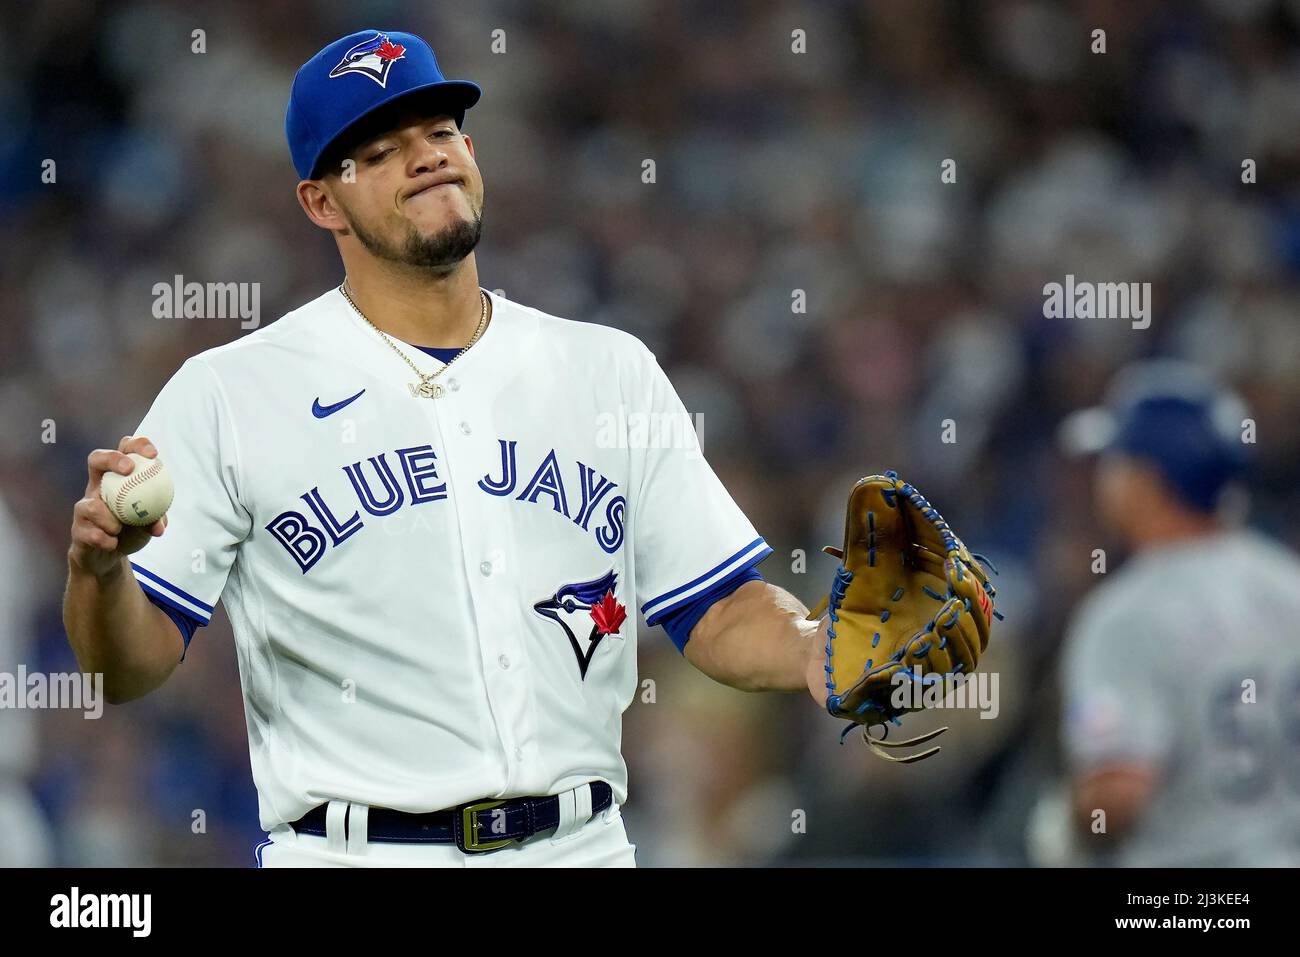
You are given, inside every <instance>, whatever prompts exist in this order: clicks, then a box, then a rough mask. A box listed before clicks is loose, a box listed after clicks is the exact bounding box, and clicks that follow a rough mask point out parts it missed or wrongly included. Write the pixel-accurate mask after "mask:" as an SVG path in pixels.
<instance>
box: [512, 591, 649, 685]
mask: <svg viewBox="0 0 1300 957" xmlns="http://www.w3.org/2000/svg"><path fill="white" fill-rule="evenodd" d="M617 582H618V576H617V575H615V574H614V571H613V570H612V569H611V570H610V571H608V572H606V573H605V574H604V575H603V576H601V577H600V578H597V579H595V580H593V581H588V582H575V583H573V584H570V585H561V586H560V587H559V588H557V589H556V590H555V594H554V595H552V596H551V597H549V598H543V599H542V600H541V601H539V602H537V603H536V604H535V605H533V611H535V612H537V614H539V615H541V616H542V617H543V618H547V619H549V620H551V621H553V622H555V623H556V624H557V625H559V626H560V627H561V628H563V629H564V634H565V635H566V636H567V637H568V639H569V647H570V648H572V649H573V653H574V655H575V656H576V657H577V659H578V674H579V675H580V676H581V677H582V678H583V679H585V678H586V677H587V668H588V666H589V665H590V664H591V656H592V655H594V654H595V653H596V646H597V645H599V644H600V641H601V639H602V638H604V637H605V636H606V635H614V636H615V637H616V638H617V637H621V636H620V635H619V629H621V628H622V627H623V622H624V621H626V620H627V609H626V608H624V607H623V605H622V604H621V603H620V602H619V601H618V599H617V598H615V597H614V591H615V589H616V588H617V587H618V585H617ZM588 623H590V624H591V628H590V629H589V630H588V632H587V635H586V643H587V648H586V651H585V652H584V651H583V648H582V643H580V642H579V641H578V635H579V634H581V633H582V631H583V629H585V628H586V626H587V624H588ZM574 628H576V629H578V631H577V633H575V632H574Z"/></svg>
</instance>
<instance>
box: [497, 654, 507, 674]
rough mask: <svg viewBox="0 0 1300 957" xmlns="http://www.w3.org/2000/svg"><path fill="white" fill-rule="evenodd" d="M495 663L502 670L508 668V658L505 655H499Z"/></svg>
mask: <svg viewBox="0 0 1300 957" xmlns="http://www.w3.org/2000/svg"><path fill="white" fill-rule="evenodd" d="M497 664H499V665H500V666H501V670H502V671H509V670H510V659H509V658H507V657H506V656H505V655H501V656H499V657H498V658H497Z"/></svg>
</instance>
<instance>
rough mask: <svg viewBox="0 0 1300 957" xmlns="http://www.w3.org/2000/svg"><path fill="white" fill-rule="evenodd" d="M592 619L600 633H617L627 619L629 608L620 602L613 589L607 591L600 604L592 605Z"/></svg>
mask: <svg viewBox="0 0 1300 957" xmlns="http://www.w3.org/2000/svg"><path fill="white" fill-rule="evenodd" d="M591 620H592V621H594V622H595V623H596V630H597V631H598V632H599V633H600V634H602V635H615V634H618V629H619V628H620V627H622V625H623V622H624V621H626V620H627V609H626V608H624V607H623V606H622V605H620V604H619V603H618V601H617V600H616V599H615V598H614V593H613V592H612V591H607V592H605V597H604V598H602V599H601V602H600V604H599V605H595V606H593V607H592V609H591Z"/></svg>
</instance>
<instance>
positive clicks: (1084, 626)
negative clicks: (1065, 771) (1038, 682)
mask: <svg viewBox="0 0 1300 957" xmlns="http://www.w3.org/2000/svg"><path fill="white" fill-rule="evenodd" d="M1296 621H1300V559H1297V557H1296V556H1295V554H1294V553H1292V552H1290V551H1288V550H1287V549H1285V548H1283V547H1282V546H1281V545H1279V544H1277V543H1276V542H1273V541H1271V540H1269V539H1267V538H1265V537H1263V536H1262V535H1259V534H1257V533H1255V532H1251V531H1231V532H1225V533H1222V534H1219V535H1214V536H1210V537H1206V538H1200V539H1197V540H1195V541H1190V542H1186V543H1180V544H1177V545H1167V546H1162V547H1159V548H1154V549H1150V550H1146V551H1143V552H1141V553H1139V554H1138V555H1137V556H1135V557H1134V558H1133V559H1132V560H1131V561H1129V562H1128V564H1126V565H1125V566H1124V567H1123V568H1121V569H1120V570H1118V571H1117V572H1115V573H1113V574H1111V575H1110V576H1108V580H1107V581H1106V582H1105V583H1104V584H1103V585H1101V586H1100V587H1099V588H1097V590H1096V591H1095V592H1093V594H1092V595H1090V596H1089V597H1088V599H1087V600H1086V601H1085V602H1084V604H1083V605H1082V606H1081V608H1080V610H1079V612H1078V614H1077V616H1076V619H1075V622H1074V624H1073V627H1072V628H1071V630H1070V633H1069V635H1068V636H1067V643H1066V648H1065V655H1064V658H1063V661H1062V668H1063V671H1062V681H1063V686H1064V690H1065V697H1066V713H1065V723H1064V735H1065V746H1066V752H1067V755H1068V757H1069V761H1070V765H1071V768H1072V770H1073V771H1074V772H1075V773H1081V772H1086V771H1088V770H1091V769H1095V768H1099V767H1101V766H1104V765H1108V764H1131V763H1137V764H1140V765H1145V766H1149V767H1152V768H1154V769H1155V770H1156V772H1157V774H1158V776H1159V778H1158V779H1159V785H1158V791H1157V793H1156V796H1155V798H1154V800H1153V801H1152V803H1151V804H1150V805H1149V806H1148V807H1147V809H1146V810H1145V812H1144V813H1143V814H1142V817H1141V819H1140V820H1139V821H1138V822H1137V824H1136V825H1135V827H1134V830H1133V831H1132V832H1131V833H1130V834H1129V835H1127V836H1126V837H1125V839H1124V840H1123V841H1122V842H1121V845H1120V849H1119V852H1118V857H1117V859H1116V860H1117V863H1121V864H1129V865H1141V866H1156V867H1173V866H1234V867H1258V866H1270V865H1273V866H1276V865H1286V866H1292V867H1294V866H1296V865H1298V864H1300V641H1298V640H1297V638H1296V632H1295V622H1296Z"/></svg>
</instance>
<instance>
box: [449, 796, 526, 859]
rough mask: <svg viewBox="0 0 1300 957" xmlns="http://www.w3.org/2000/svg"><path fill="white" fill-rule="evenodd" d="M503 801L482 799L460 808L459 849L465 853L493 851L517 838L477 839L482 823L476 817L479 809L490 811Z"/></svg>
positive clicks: (513, 841)
mask: <svg viewBox="0 0 1300 957" xmlns="http://www.w3.org/2000/svg"><path fill="white" fill-rule="evenodd" d="M505 803H506V802H505V801H482V802H480V803H479V804H470V805H467V806H465V807H463V808H461V812H460V814H461V818H460V821H461V827H460V829H461V845H460V849H461V850H462V851H464V852H465V853H467V854H471V853H478V852H481V851H495V850H497V849H499V848H502V847H506V846H508V845H510V844H513V843H515V841H517V840H518V838H514V837H506V838H501V839H500V840H496V841H480V840H479V839H478V832H479V829H480V828H482V826H483V824H482V822H480V821H479V819H478V812H479V811H490V810H492V809H493V808H496V807H500V806H501V805H503V804H505Z"/></svg>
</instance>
